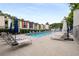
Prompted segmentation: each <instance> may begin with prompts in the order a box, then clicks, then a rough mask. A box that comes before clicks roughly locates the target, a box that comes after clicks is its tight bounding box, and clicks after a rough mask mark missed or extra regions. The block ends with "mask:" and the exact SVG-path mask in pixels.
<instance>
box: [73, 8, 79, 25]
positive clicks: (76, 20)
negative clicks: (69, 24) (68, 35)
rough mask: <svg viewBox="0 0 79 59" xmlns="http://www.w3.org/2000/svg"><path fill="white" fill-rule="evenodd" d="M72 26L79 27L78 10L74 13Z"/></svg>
mask: <svg viewBox="0 0 79 59" xmlns="http://www.w3.org/2000/svg"><path fill="white" fill-rule="evenodd" d="M73 16H74V17H73V26H77V25H79V9H78V10H75V11H74V15H73Z"/></svg>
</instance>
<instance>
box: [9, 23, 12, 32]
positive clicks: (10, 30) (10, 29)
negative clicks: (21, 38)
mask: <svg viewBox="0 0 79 59" xmlns="http://www.w3.org/2000/svg"><path fill="white" fill-rule="evenodd" d="M9 33H12V22H11V23H10V28H9Z"/></svg>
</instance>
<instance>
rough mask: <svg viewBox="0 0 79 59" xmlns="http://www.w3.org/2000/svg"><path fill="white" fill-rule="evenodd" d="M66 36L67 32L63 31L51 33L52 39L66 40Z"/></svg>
mask: <svg viewBox="0 0 79 59" xmlns="http://www.w3.org/2000/svg"><path fill="white" fill-rule="evenodd" d="M66 37H67V36H66V33H63V32H56V33H55V34H53V35H51V39H55V40H64V39H65V38H66Z"/></svg>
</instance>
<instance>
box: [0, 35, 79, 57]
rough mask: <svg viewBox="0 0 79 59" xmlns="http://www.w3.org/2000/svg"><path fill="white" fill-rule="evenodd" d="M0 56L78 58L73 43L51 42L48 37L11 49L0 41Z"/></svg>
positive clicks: (77, 48) (77, 46) (78, 47)
mask: <svg viewBox="0 0 79 59" xmlns="http://www.w3.org/2000/svg"><path fill="white" fill-rule="evenodd" d="M0 55H1V56H79V45H78V44H77V43H76V42H75V41H58V40H51V39H50V37H49V36H45V37H41V38H38V39H33V43H32V44H31V45H25V46H20V47H17V48H11V47H9V46H8V45H6V44H5V43H2V42H1V41H0Z"/></svg>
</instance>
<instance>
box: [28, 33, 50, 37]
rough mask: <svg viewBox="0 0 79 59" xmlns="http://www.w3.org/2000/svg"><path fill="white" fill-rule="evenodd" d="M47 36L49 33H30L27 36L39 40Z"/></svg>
mask: <svg viewBox="0 0 79 59" xmlns="http://www.w3.org/2000/svg"><path fill="white" fill-rule="evenodd" d="M49 34H51V32H38V33H30V34H29V36H31V37H32V38H40V37H43V36H46V35H49Z"/></svg>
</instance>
